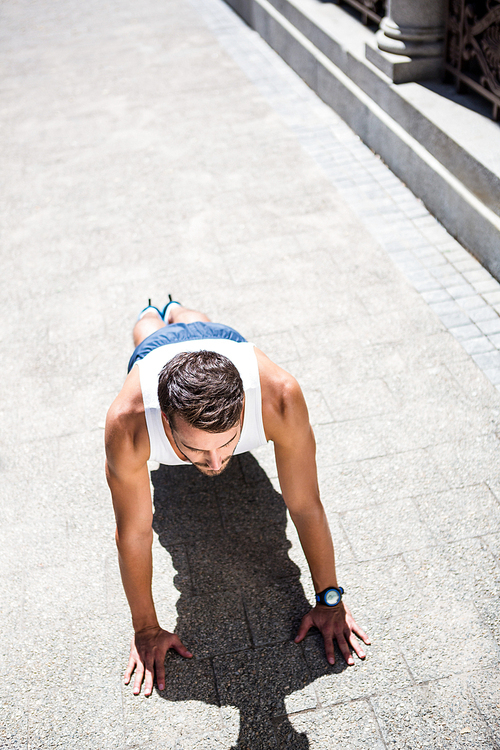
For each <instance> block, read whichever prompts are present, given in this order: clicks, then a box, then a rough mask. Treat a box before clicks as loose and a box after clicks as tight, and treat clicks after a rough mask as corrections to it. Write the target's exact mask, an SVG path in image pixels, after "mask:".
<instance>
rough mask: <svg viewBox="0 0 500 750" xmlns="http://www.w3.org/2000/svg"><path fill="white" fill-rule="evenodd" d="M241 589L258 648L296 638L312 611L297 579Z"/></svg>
mask: <svg viewBox="0 0 500 750" xmlns="http://www.w3.org/2000/svg"><path fill="white" fill-rule="evenodd" d="M241 589H242V595H243V602H244V606H245V613H246V617H247V621H248V626H249V629H250V632H251V636H252V642H253V643H254V644H255V645H256V646H265V645H268V644H273V643H279V642H282V641H289V640H292V639H293V638H295V636H296V635H297V631H298V628H299V625H300V621H301V619H302V617H303V616H304V615H305V614H306V612H308V611H309V610H310V608H311V605H310V603H309V602H308V600H307V599H306V596H305V593H304V589H303V587H302V584H301V582H300V580H299V578H298V577H297V576H294V577H292V578H287V579H282V580H280V581H277V582H267V583H266V584H265V585H264V586H263V585H262V583H255V582H253V581H249V582H248V583H245V584H243V585H242V587H241ZM233 650H234V649H233Z"/></svg>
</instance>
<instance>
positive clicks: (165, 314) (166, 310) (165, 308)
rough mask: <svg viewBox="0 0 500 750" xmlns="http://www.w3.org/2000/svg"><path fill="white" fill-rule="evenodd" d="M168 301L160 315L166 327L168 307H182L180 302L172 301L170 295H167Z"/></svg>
mask: <svg viewBox="0 0 500 750" xmlns="http://www.w3.org/2000/svg"><path fill="white" fill-rule="evenodd" d="M168 299H169V301H168V302H167V304H166V305H165V307H164V308H163V310H162V311H161V313H160V314H161V317H162V318H163V320H164V321H165V323H167V325H168V308H169V307H170V305H179V307H182V305H181V303H180V302H176V301H175V300H173V299H172V295H171V294H169V295H168Z"/></svg>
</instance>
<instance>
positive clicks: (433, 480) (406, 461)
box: [358, 450, 449, 501]
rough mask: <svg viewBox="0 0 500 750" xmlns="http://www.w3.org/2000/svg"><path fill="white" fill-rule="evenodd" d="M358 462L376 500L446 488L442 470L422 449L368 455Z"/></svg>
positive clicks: (447, 486)
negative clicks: (387, 454) (369, 456)
mask: <svg viewBox="0 0 500 750" xmlns="http://www.w3.org/2000/svg"><path fill="white" fill-rule="evenodd" d="M358 465H359V469H360V470H361V472H362V474H363V476H364V478H365V480H366V482H367V484H368V486H369V487H370V489H371V490H372V492H373V493H374V494H375V496H376V497H377V496H378V498H379V501H380V500H387V499H388V498H392V497H394V498H398V497H411V496H415V495H419V494H421V493H422V491H424V490H425V489H427V490H429V489H432V490H434V491H440V490H441V491H444V490H447V489H449V484H448V482H447V481H446V479H445V477H444V474H443V472H442V471H440V469H439V468H438V465H437V463H436V462H435V460H434V459H433V458H432V456H430V455H429V453H428V452H427V451H425V450H418V451H409V452H407V453H396V454H392V455H390V456H382V457H380V458H372V459H369V460H367V461H360V462H359V464H358Z"/></svg>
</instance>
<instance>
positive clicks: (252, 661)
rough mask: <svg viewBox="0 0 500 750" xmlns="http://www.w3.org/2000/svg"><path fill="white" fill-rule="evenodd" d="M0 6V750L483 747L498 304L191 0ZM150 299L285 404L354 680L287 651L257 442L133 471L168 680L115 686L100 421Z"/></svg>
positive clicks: (269, 500)
mask: <svg viewBox="0 0 500 750" xmlns="http://www.w3.org/2000/svg"><path fill="white" fill-rule="evenodd" d="M2 13H3V19H2V23H1V24H0V29H1V30H0V34H1V38H2V44H1V54H0V57H1V60H2V67H3V74H2V97H1V101H2V105H3V106H2V112H1V123H0V125H1V129H2V144H3V148H2V155H1V162H2V171H3V177H4V179H3V180H2V188H1V190H2V205H3V211H2V217H1V222H2V261H3V269H2V270H3V273H2V277H1V279H0V284H1V297H0V301H1V306H2V327H1V345H2V355H3V365H4V366H3V378H4V383H3V386H4V387H3V388H2V393H1V412H2V435H1V443H0V470H1V473H2V483H1V486H2V503H1V505H0V514H1V518H2V524H1V528H2V541H1V545H0V561H1V565H0V601H1V612H2V619H1V623H2V625H1V627H2V639H1V656H2V681H1V688H0V692H1V698H0V700H1V704H0V708H1V711H0V748H2V750H3V748H9V750H10V749H11V748H29V749H30V750H33V749H34V748H53V747H64V748H67V747H77V748H91V747H92V748H96V747H97V748H102V749H103V750H108V749H109V750H111V749H112V748H120V749H125V748H137V749H141V748H146V747H147V748H154V749H156V748H157V749H158V750H167V749H169V750H170V749H172V750H174V749H175V750H181V749H182V750H190V749H191V748H197V749H200V748H204V749H207V750H212V749H214V750H215V749H219V748H220V749H221V750H222V749H223V748H227V749H229V748H236V747H238V748H240V749H241V750H243V749H244V748H249V749H251V750H259V748H263V749H265V750H267V749H268V748H279V749H280V750H283V749H285V748H286V749H287V750H288V748H300V749H301V750H305V748H311V749H314V750H326V748H330V747H338V748H343V750H351V749H352V750H361V748H369V749H370V750H373V749H375V750H378V749H379V748H380V749H382V748H411V749H412V750H413V748H424V747H443V748H474V749H476V748H496V747H499V746H500V728H499V722H500V677H499V673H498V663H499V643H500V625H499V619H498V612H499V603H498V592H499V587H500V568H499V557H500V534H499V529H500V506H499V500H498V498H500V480H499V474H498V469H497V455H498V437H497V434H498V430H499V420H500V395H499V393H498V390H497V389H496V387H495V386H496V385H498V384H499V380H500V378H498V372H499V367H498V361H497V359H498V353H497V352H498V346H497V345H498V341H497V339H498V333H499V329H498V327H497V321H498V314H497V313H498V309H496V307H497V306H498V304H499V296H498V295H499V288H498V284H497V282H495V281H493V280H492V279H491V277H489V276H488V274H486V272H484V271H483V270H482V269H481V268H480V267H478V266H477V264H476V263H475V262H474V261H473V259H471V258H470V256H468V255H467V254H465V253H464V252H463V251H462V250H461V248H460V247H459V246H458V245H457V244H456V243H455V242H454V241H453V240H452V238H450V237H449V236H448V235H447V234H446V233H445V232H444V230H443V229H442V228H440V227H439V225H438V224H437V223H436V222H435V221H434V220H433V219H432V217H430V216H429V215H428V214H426V212H425V209H424V208H423V207H422V205H421V204H420V203H419V202H418V201H416V200H415V199H414V198H413V197H412V196H411V194H409V193H408V191H407V190H406V189H405V188H404V186H402V185H401V183H400V182H399V181H398V180H396V179H395V178H394V177H393V176H392V175H391V174H390V172H388V170H387V169H386V168H385V167H384V165H383V164H382V163H381V162H380V160H378V159H377V158H376V157H375V156H374V155H373V154H371V153H370V152H369V151H368V150H367V149H366V148H365V147H364V146H363V144H361V143H360V141H359V140H358V139H357V138H356V137H355V136H354V135H353V134H352V133H351V132H350V131H349V130H348V128H346V126H345V125H344V124H343V123H342V122H341V121H339V119H338V118H337V117H336V116H335V115H334V114H333V113H331V112H330V111H329V110H328V109H327V108H326V107H325V106H324V105H323V104H322V103H321V102H319V100H318V99H317V98H316V97H315V96H314V95H313V94H312V93H311V92H310V91H309V90H308V89H307V87H306V86H305V85H304V84H303V83H302V82H301V81H300V80H299V79H298V78H297V77H296V76H295V75H294V74H292V73H291V72H290V71H289V70H288V69H287V68H286V66H285V65H284V64H283V63H282V61H280V60H279V58H277V57H276V56H275V55H274V54H273V53H272V52H271V51H270V50H268V49H267V48H266V47H265V44H264V43H263V42H262V40H261V39H260V38H259V37H257V36H256V35H255V34H254V33H253V32H251V31H250V30H249V29H247V28H246V27H245V26H244V25H243V24H242V23H241V22H240V21H239V20H238V19H237V18H236V17H234V16H233V14H232V13H231V12H230V11H229V10H228V9H227V8H226V6H224V5H223V4H222V3H221V2H219V0H206V2H204V3H203V4H201V3H198V0H196V2H195V1H194V0H193V2H192V3H191V4H188V3H187V2H186V0H171V1H169V2H164V3H159V2H157V1H156V0H145V2H143V3H142V4H141V5H140V6H139V5H137V4H132V3H131V2H129V0H121V2H120V3H117V2H113V1H112V2H109V3H105V4H102V3H97V2H95V0H89V2H87V3H84V4H83V3H76V2H74V0H67V2H66V3H64V4H62V3H49V2H46V0H40V2H38V3H37V4H31V3H27V2H16V3H14V2H13V1H12V0H7V2H5V3H4V5H3V7H2ZM169 291H170V292H172V293H173V294H175V296H178V297H180V298H181V299H182V300H183V301H185V303H186V304H189V305H192V306H195V307H198V308H201V309H203V310H205V311H206V312H207V313H208V314H209V315H210V316H211V317H212V318H213V319H215V320H220V321H223V322H225V323H228V324H230V325H233V326H234V327H235V328H238V329H239V330H241V332H242V333H243V334H245V335H246V336H247V337H248V338H249V339H250V340H252V341H254V342H255V343H256V344H257V345H259V346H260V347H261V348H263V349H264V350H265V351H266V352H267V353H268V354H269V355H270V356H271V357H273V358H274V359H275V360H276V361H278V362H279V363H280V364H282V365H283V366H284V367H286V368H287V369H288V370H290V371H291V372H292V373H293V374H294V375H296V377H297V378H298V379H299V381H300V382H301V384H302V386H303V388H304V391H305V393H306V397H307V400H308V404H309V408H310V414H311V421H312V423H313V425H314V428H315V432H316V436H317V443H318V470H319V477H320V483H321V488H322V494H323V500H324V503H325V506H326V508H327V512H328V515H329V518H330V522H331V527H332V532H333V535H334V539H335V543H336V549H337V557H338V568H339V579H340V581H341V583H342V585H344V586H345V588H346V589H347V592H348V593H347V597H346V598H347V601H348V603H349V605H350V606H351V607H352V609H353V611H354V614H355V616H356V618H357V619H358V621H360V622H361V623H362V624H363V625H364V626H365V627H366V628H367V629H368V631H369V632H370V634H371V636H372V639H373V645H372V647H370V649H369V654H368V657H367V659H366V661H365V662H363V663H360V662H357V663H356V665H355V666H354V667H352V668H349V669H347V668H346V667H345V665H344V664H343V662H342V660H341V658H340V657H339V659H338V662H337V665H336V666H335V667H334V668H331V667H328V666H327V665H326V663H325V661H324V657H323V652H322V646H321V643H320V642H319V641H318V637H317V636H316V635H314V634H311V635H310V636H309V637H308V638H307V639H306V641H305V642H304V644H303V645H301V646H297V645H295V644H293V642H292V640H291V639H292V636H293V634H294V632H295V629H296V627H297V623H298V621H299V620H300V616H301V614H302V613H303V612H304V611H305V609H307V606H308V605H307V601H306V600H307V599H309V600H311V596H312V590H311V584H310V582H309V578H308V574H307V566H306V564H305V561H304V558H303V555H302V553H301V550H300V547H299V545H298V542H297V538H296V535H295V533H294V530H293V527H292V526H291V524H290V522H289V521H288V520H287V517H286V513H285V509H284V506H283V503H282V501H281V499H280V497H279V495H278V494H277V492H276V489H277V488H278V485H277V480H276V470H275V467H274V462H273V459H272V447H271V446H268V447H266V448H265V449H262V450H259V451H256V452H255V456H254V457H252V456H245V457H242V458H240V459H237V460H235V461H234V463H233V465H232V466H231V468H230V469H228V472H227V473H226V474H225V475H223V476H221V477H220V478H218V479H216V480H207V479H205V478H203V477H201V476H197V475H196V474H195V473H193V472H192V471H190V469H178V470H169V469H164V468H162V469H160V470H157V471H152V487H153V493H154V503H155V521H154V526H155V531H156V532H157V538H156V540H155V547H154V555H155V580H154V587H155V595H156V600H157V603H158V609H159V611H160V614H161V618H162V622H163V623H164V624H165V627H169V628H172V629H173V628H176V630H177V632H178V633H179V634H180V636H181V637H182V638H183V639H184V641H185V643H186V645H187V646H189V647H190V648H191V649H192V650H193V652H194V653H195V658H194V659H193V660H192V661H189V662H187V661H183V660H181V659H180V657H177V656H176V655H169V657H168V659H167V673H168V680H167V688H166V690H165V691H164V692H163V693H162V694H159V693H155V694H154V695H153V696H152V697H151V698H150V699H145V698H143V697H140V698H134V697H133V696H132V693H131V689H130V687H124V686H123V685H122V679H121V675H122V673H123V670H124V667H125V665H126V661H127V655H128V642H129V639H130V634H131V629H130V621H129V614H128V608H127V605H126V602H125V598H124V595H123V593H122V590H121V585H120V581H119V574H118V567H117V563H116V553H115V549H114V540H113V514H112V511H111V505H110V501H109V494H108V491H107V488H106V484H105V481H104V475H103V445H102V443H103V432H102V426H103V422H104V417H105V413H106V409H107V406H108V405H109V403H110V402H111V400H112V399H113V398H114V395H115V394H116V393H117V392H118V390H119V388H120V386H121V383H122V380H123V376H124V372H125V367H126V362H127V359H128V356H129V353H130V350H131V337H130V330H131V327H132V324H133V321H134V317H135V315H136V313H137V311H138V310H139V309H140V308H141V307H142V306H143V305H144V304H145V301H146V300H147V298H148V297H152V298H153V300H154V301H155V302H157V303H158V304H160V303H162V302H163V301H164V300H165V298H166V294H167V292H169ZM264 471H265V472H266V473H264Z"/></svg>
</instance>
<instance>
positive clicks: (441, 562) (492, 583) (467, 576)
mask: <svg viewBox="0 0 500 750" xmlns="http://www.w3.org/2000/svg"><path fill="white" fill-rule="evenodd" d="M491 536H494V535H487V536H486V537H485V539H486V541H487V540H488V539H489V538H491ZM404 557H405V560H406V562H407V564H408V566H409V568H410V570H411V571H412V573H413V575H414V576H415V578H416V580H417V584H418V587H419V588H420V589H422V590H424V591H425V593H426V596H427V597H429V598H434V599H444V598H447V599H449V600H450V601H453V602H455V603H457V604H460V602H464V601H467V602H471V603H475V604H476V606H477V607H478V609H479V610H480V608H481V604H482V603H483V602H488V601H489V600H491V599H495V598H496V597H498V594H499V592H500V568H499V567H498V565H497V562H496V560H495V557H494V555H493V554H492V553H491V552H490V550H489V549H487V548H485V546H484V545H482V544H481V541H480V540H479V539H477V538H474V539H465V540H463V541H461V542H454V543H451V544H445V545H440V546H438V547H435V548H432V549H430V548H429V549H422V550H418V551H413V552H406V553H405V556H404Z"/></svg>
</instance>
